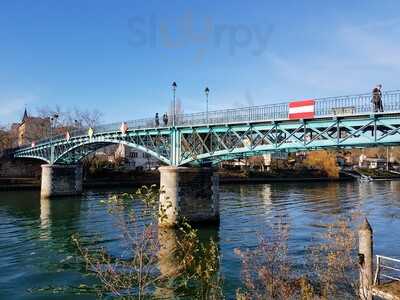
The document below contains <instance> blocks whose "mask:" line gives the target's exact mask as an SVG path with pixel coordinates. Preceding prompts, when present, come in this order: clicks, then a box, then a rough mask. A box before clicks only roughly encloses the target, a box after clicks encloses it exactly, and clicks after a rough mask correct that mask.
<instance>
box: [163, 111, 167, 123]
mask: <svg viewBox="0 0 400 300" xmlns="http://www.w3.org/2000/svg"><path fill="white" fill-rule="evenodd" d="M163 122H164V126H167V125H168V115H167V113H165V114H164V115H163Z"/></svg>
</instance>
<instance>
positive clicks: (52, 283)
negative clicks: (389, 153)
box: [0, 181, 400, 299]
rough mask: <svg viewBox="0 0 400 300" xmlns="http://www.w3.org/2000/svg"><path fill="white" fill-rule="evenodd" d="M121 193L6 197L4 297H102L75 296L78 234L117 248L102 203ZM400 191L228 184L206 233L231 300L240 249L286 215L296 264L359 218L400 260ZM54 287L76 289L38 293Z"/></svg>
mask: <svg viewBox="0 0 400 300" xmlns="http://www.w3.org/2000/svg"><path fill="white" fill-rule="evenodd" d="M118 192H119V191H117V190H112V191H105V190H89V191H85V193H84V194H83V195H82V196H79V197H74V198H65V199H64V198H63V199H56V200H50V201H49V200H41V199H40V198H39V193H38V192H37V191H19V192H1V193H0V299H95V298H96V296H95V295H87V294H86V295H85V294H84V295H78V294H76V293H75V292H74V291H73V287H74V286H78V285H79V284H80V283H81V282H83V281H84V282H87V280H88V279H87V277H84V275H83V274H84V272H83V271H84V270H83V269H82V266H81V265H79V264H78V263H76V260H75V258H74V257H75V255H76V251H75V248H74V245H73V244H72V243H71V240H70V236H71V235H72V234H75V233H79V234H80V235H81V236H82V237H85V238H88V239H91V238H93V240H95V239H96V236H97V234H99V233H100V234H103V235H104V236H105V237H106V238H105V239H104V240H103V241H101V243H102V244H104V245H107V246H108V247H117V245H118V239H117V238H115V236H113V228H112V226H110V217H109V215H108V214H107V211H106V208H105V207H104V205H102V204H101V203H100V200H103V199H107V198H108V197H109V196H110V195H111V194H113V193H118ZM399 192H400V181H376V182H367V183H357V182H326V183H321V182H315V183H313V182H307V183H301V182H298V183H273V184H257V185H245V184H243V185H237V184H235V185H221V186H220V216H221V222H220V225H219V228H214V229H210V228H208V229H204V230H202V231H201V234H202V235H203V236H204V235H206V236H207V235H211V236H214V237H217V239H218V243H219V248H220V251H221V255H222V259H221V266H220V269H221V271H222V275H223V278H224V291H225V295H226V297H227V299H233V298H234V294H235V289H236V288H237V287H239V286H240V260H239V259H238V257H237V256H236V255H235V254H234V249H235V248H241V249H245V248H252V247H254V246H255V245H256V244H257V238H256V237H257V235H258V234H260V233H263V232H265V230H266V228H268V226H269V224H270V223H271V222H275V220H276V217H278V216H284V217H285V219H286V220H288V222H289V223H290V232H289V251H290V255H291V256H292V257H293V259H294V260H296V259H301V258H302V257H303V255H304V253H305V251H306V249H307V247H308V246H309V245H310V243H311V242H312V240H313V238H315V237H316V236H318V234H319V233H320V232H321V228H323V225H324V224H326V223H329V222H332V221H333V220H335V218H336V217H338V216H350V215H352V214H353V213H354V212H361V213H362V214H364V215H366V216H367V217H368V219H369V221H370V223H371V225H372V227H373V229H374V244H375V251H376V253H379V254H384V255H388V256H397V257H399V256H400V234H399V229H400V193H399ZM107 237H108V238H107ZM46 287H72V288H71V289H67V292H62V293H51V292H41V291H38V290H36V289H38V288H39V289H40V288H46ZM32 289H33V291H32Z"/></svg>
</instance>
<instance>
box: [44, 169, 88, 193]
mask: <svg viewBox="0 0 400 300" xmlns="http://www.w3.org/2000/svg"><path fill="white" fill-rule="evenodd" d="M81 193H82V166H81V165H65V166H64V165H42V186H41V190H40V196H41V197H43V198H50V197H58V196H71V195H79V194H81Z"/></svg>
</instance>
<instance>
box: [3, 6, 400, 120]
mask: <svg viewBox="0 0 400 300" xmlns="http://www.w3.org/2000/svg"><path fill="white" fill-rule="evenodd" d="M399 9H400V2H398V1H372V0H370V1H367V0H354V1H339V0H338V1H329V2H328V1H317V0H315V1H311V0H310V1H296V0H293V1H284V0H282V1H222V0H221V1H189V0H187V1H172V0H171V1H161V0H160V1H152V0H147V1H136V0H129V1H102V0H71V1H61V0H60V1H51V0H46V1H44V0H36V1H31V0H29V1H28V0H26V1H23V0H16V1H1V3H0V41H1V44H0V124H7V123H11V122H14V121H19V119H20V118H21V115H22V112H23V109H24V106H25V105H26V106H27V107H28V110H29V111H35V109H36V108H38V107H42V106H46V105H56V104H57V105H60V106H61V107H63V108H64V109H68V108H72V107H78V108H80V109H93V108H96V109H98V110H100V111H102V112H103V121H104V122H113V121H122V120H130V119H136V118H142V117H147V116H150V117H151V116H153V115H154V112H156V111H158V112H161V113H162V112H164V111H166V110H167V107H168V105H169V103H170V100H171V88H170V86H171V83H172V81H174V80H175V81H176V82H177V83H178V90H177V95H178V97H179V98H180V100H181V102H182V104H183V108H184V111H185V112H196V111H201V110H205V97H204V93H203V91H204V88H205V86H209V88H210V90H211V92H210V109H223V108H231V107H240V106H246V105H260V104H267V103H274V102H280V101H287V100H291V99H301V98H309V97H323V96H333V95H342V94H352V93H359V92H367V91H369V90H370V89H371V88H372V87H373V86H374V85H375V84H377V83H382V84H383V88H384V89H386V90H391V89H398V88H400V84H399V83H398V82H397V77H398V74H399V71H400V59H399V58H400V57H399V56H400V39H399V36H400V35H399V33H400V17H399V16H398V11H399Z"/></svg>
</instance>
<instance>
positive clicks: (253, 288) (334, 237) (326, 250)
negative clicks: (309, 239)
mask: <svg viewBox="0 0 400 300" xmlns="http://www.w3.org/2000/svg"><path fill="white" fill-rule="evenodd" d="M354 221H356V220H355V219H338V220H336V221H335V222H334V223H332V224H328V225H327V226H326V229H325V231H324V232H323V233H322V234H321V240H322V242H317V241H314V243H313V246H311V247H310V249H309V251H308V254H307V255H306V256H305V257H304V258H303V260H304V262H305V268H304V269H305V271H304V272H303V273H302V274H298V272H297V271H296V269H295V264H294V262H293V261H291V259H290V255H289V254H288V233H289V226H288V225H287V222H283V221H282V220H281V221H280V222H279V224H278V225H276V226H273V227H272V228H269V229H268V232H269V235H267V236H265V237H260V238H259V243H258V246H257V247H256V248H255V249H252V250H245V251H243V250H239V249H236V251H235V252H236V254H237V255H238V256H239V257H240V258H241V261H242V279H243V285H244V287H243V288H242V289H238V290H237V299H238V300H250V299H304V300H306V299H307V300H308V299H339V298H340V299H349V298H351V299H354V298H360V299H364V297H363V295H359V293H358V291H359V286H358V276H357V274H358V273H357V272H358V258H357V235H356V231H355V230H354V229H353V227H352V226H351V224H352V223H354Z"/></svg>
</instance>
